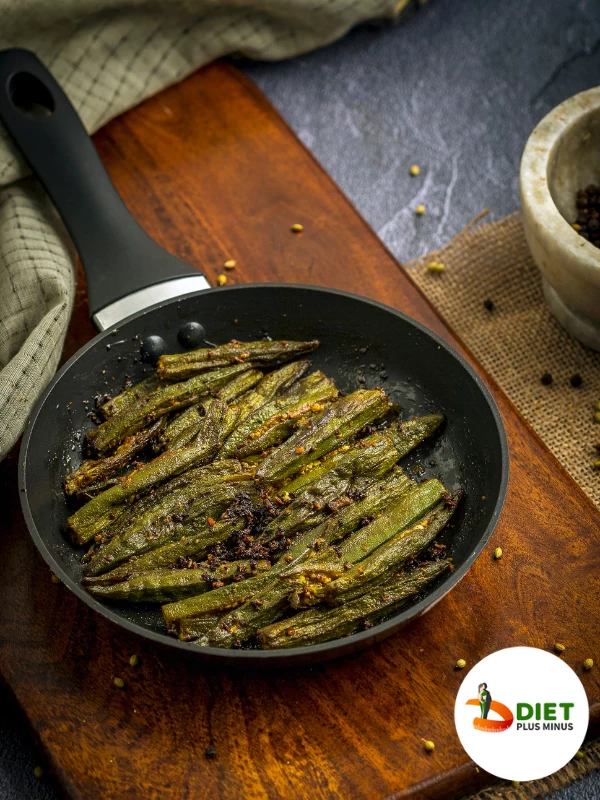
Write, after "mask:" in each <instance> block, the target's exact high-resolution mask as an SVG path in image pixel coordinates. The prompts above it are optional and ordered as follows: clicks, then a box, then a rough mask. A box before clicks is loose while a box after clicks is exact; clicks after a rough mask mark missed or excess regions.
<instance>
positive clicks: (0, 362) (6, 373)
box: [0, 0, 410, 458]
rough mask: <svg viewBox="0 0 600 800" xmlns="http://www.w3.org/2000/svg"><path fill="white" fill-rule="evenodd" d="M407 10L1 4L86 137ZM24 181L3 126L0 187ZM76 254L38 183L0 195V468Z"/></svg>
mask: <svg viewBox="0 0 600 800" xmlns="http://www.w3.org/2000/svg"><path fill="white" fill-rule="evenodd" d="M408 5H410V2H409V0H403V2H401V3H398V0H127V2H125V1H124V0H16V1H15V0H0V19H1V20H2V22H1V23H0V49H3V48H6V47H26V48H29V49H31V50H33V51H34V52H36V53H37V55H38V56H39V57H40V58H41V60H42V61H43V62H44V63H45V64H46V65H47V66H48V67H49V68H50V69H51V71H52V72H53V74H54V76H55V77H56V78H57V80H58V81H59V83H60V84H61V85H62V87H63V88H64V89H65V90H66V92H67V94H68V95H69V97H70V98H71V100H72V102H73V103H74V105H75V107H76V108H77V110H78V111H79V113H80V115H81V117H82V119H83V121H84V123H85V125H86V127H87V129H88V130H89V131H90V132H92V131H95V130H97V129H98V128H99V127H100V126H101V125H103V124H104V123H105V122H107V121H108V120H109V119H111V118H112V117H114V116H116V115H117V114H119V113H120V112H122V111H124V110H125V109H127V108H130V107H131V106H133V105H136V104H137V103H139V102H140V101H141V100H143V99H144V98H147V97H149V96H150V95H152V94H154V93H156V92H158V91H159V90H160V89H163V88H164V87H166V86H169V85H170V84H173V83H175V82H177V81H179V80H181V79H182V78H184V77H185V76H187V75H188V74H190V73H191V72H193V71H194V70H196V69H197V68H198V67H200V66H201V65H203V64H206V63H208V62H209V61H212V60H213V59H215V58H218V57H220V56H223V55H226V54H229V53H240V54H243V55H245V56H249V57H251V58H258V59H279V58H287V57H289V56H293V55H297V54H298V53H302V52H305V51H307V50H311V49H313V48H315V47H319V46H321V45H324V44H327V43H328V42H331V41H333V40H334V39H336V38H338V37H340V36H342V35H343V34H344V33H345V32H346V31H347V30H348V29H349V28H350V27H352V26H353V25H355V24H356V23H358V22H360V21H362V20H366V19H370V18H385V17H393V16H397V15H398V13H400V11H402V10H403V9H404V8H405V7H406V6H408ZM26 172H27V168H26V165H25V164H24V162H23V160H22V159H21V157H20V155H19V154H18V152H17V150H16V149H15V147H14V146H13V144H12V142H11V141H10V139H9V138H8V136H7V134H6V132H5V131H4V130H3V129H2V127H1V126H0V187H7V186H8V185H9V184H12V183H14V182H15V181H16V180H18V179H19V178H22V177H23V176H24V175H25V174H26ZM72 275H73V256H72V253H71V252H70V249H69V245H68V244H67V243H66V240H65V237H64V233H63V229H62V226H61V225H60V223H58V222H57V220H56V219H55V218H54V216H53V214H52V211H51V209H50V207H49V204H48V203H47V201H46V200H45V199H44V196H43V194H42V193H41V192H40V191H39V190H38V189H36V187H35V184H34V182H33V181H29V182H28V183H26V184H23V185H19V186H13V187H12V188H10V189H6V188H4V190H2V189H0V458H2V457H3V456H4V455H6V453H7V452H8V450H9V449H10V447H12V445H13V444H14V442H15V441H16V439H17V437H18V436H19V434H20V433H21V431H22V430H23V427H24V425H25V422H26V420H27V417H28V415H29V413H30V411H31V408H32V406H33V403H34V402H35V400H36V398H37V396H38V395H39V393H40V392H41V391H42V389H43V388H44V386H45V385H46V384H47V382H48V380H49V379H50V378H51V376H52V374H53V373H54V371H55V369H56V366H57V363H58V359H59V357H60V351H61V348H62V343H63V340H64V335H65V331H66V327H67V323H68V320H69V316H70V313H71V308H72V304H73V294H74V285H73V277H72Z"/></svg>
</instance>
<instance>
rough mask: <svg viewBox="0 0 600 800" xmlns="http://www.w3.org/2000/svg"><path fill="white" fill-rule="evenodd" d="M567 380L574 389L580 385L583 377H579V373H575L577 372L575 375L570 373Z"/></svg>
mask: <svg viewBox="0 0 600 800" xmlns="http://www.w3.org/2000/svg"><path fill="white" fill-rule="evenodd" d="M569 380H570V382H571V386H572V387H573V388H574V389H579V387H580V386H581V384H582V383H583V378H582V377H581V375H580V374H579V373H577V372H576V373H575V375H571V377H570V379H569Z"/></svg>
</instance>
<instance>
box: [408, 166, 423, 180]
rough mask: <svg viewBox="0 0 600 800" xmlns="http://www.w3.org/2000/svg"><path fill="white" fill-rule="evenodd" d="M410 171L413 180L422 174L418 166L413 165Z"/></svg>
mask: <svg viewBox="0 0 600 800" xmlns="http://www.w3.org/2000/svg"><path fill="white" fill-rule="evenodd" d="M408 171H409V173H410V175H411V176H412V177H413V178H416V177H417V175H418V174H419V173H420V172H421V167H420V166H419V165H418V164H413V165H412V167H411V168H410V169H409V170H408Z"/></svg>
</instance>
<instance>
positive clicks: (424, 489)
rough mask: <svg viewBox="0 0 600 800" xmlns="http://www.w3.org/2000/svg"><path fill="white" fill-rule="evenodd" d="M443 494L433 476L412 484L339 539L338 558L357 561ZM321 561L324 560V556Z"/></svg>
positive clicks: (433, 503)
mask: <svg viewBox="0 0 600 800" xmlns="http://www.w3.org/2000/svg"><path fill="white" fill-rule="evenodd" d="M446 493H447V492H446V489H445V488H444V486H443V484H441V483H440V481H438V480H437V478H432V479H431V480H429V481H425V482H424V483H420V484H418V485H417V486H412V487H411V488H410V489H408V491H406V492H404V494H402V495H401V496H400V497H398V498H397V499H396V501H395V502H394V503H393V505H391V506H390V508H389V509H388V510H387V511H386V513H385V514H383V515H382V516H381V517H379V518H377V519H374V520H373V521H372V522H371V523H370V524H369V525H366V526H365V527H364V528H360V530H358V531H356V533H353V534H352V535H351V536H349V537H348V538H347V539H346V540H345V541H343V542H342V543H341V544H340V546H339V553H340V555H339V558H340V559H341V560H342V562H349V563H350V564H355V563H357V562H358V561H360V560H361V559H363V558H365V557H366V556H367V555H369V553H371V552H373V550H374V549H375V548H376V547H379V545H380V544H383V542H386V541H387V540H388V539H390V538H391V537H392V536H393V535H394V534H395V533H397V532H399V531H401V530H404V529H405V528H407V527H408V526H409V525H412V524H414V523H415V522H417V520H419V519H420V518H421V517H422V516H423V514H426V513H427V512H428V511H430V510H431V509H432V508H433V507H434V506H435V505H437V504H438V503H439V502H440V500H441V499H442V498H443V496H444V495H445V494H446ZM323 560H326V557H325V556H324V557H323Z"/></svg>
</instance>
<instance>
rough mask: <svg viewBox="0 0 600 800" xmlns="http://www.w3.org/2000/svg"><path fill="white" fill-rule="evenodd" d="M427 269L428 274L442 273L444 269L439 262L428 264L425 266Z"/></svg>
mask: <svg viewBox="0 0 600 800" xmlns="http://www.w3.org/2000/svg"><path fill="white" fill-rule="evenodd" d="M427 269H428V270H429V272H443V271H444V270H445V269H446V267H445V266H444V264H442V262H441V261H430V262H429V264H427Z"/></svg>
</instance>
